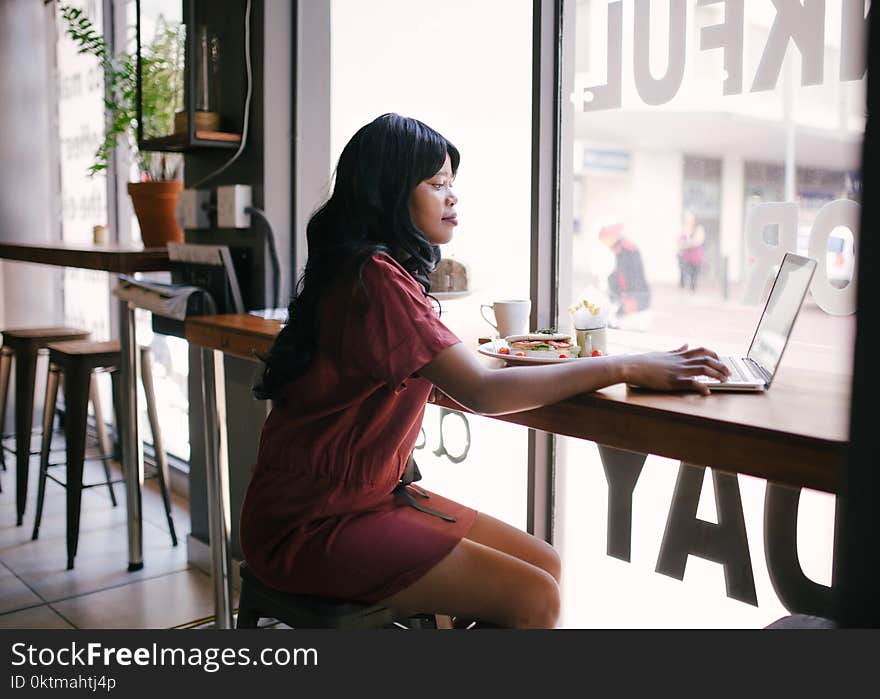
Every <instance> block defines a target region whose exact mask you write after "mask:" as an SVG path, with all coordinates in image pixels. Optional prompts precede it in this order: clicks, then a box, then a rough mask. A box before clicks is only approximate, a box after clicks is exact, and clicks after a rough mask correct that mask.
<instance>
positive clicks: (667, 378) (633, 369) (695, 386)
mask: <svg viewBox="0 0 880 699" xmlns="http://www.w3.org/2000/svg"><path fill="white" fill-rule="evenodd" d="M625 374H626V382H627V383H628V384H633V385H637V386H641V387H643V388H653V389H655V390H660V391H697V392H699V393H702V394H703V395H704V396H708V395H709V393H710V391H709V389H708V387H707V386H705V385H704V384H702V383H700V382H699V381H697V377H698V376H709V377H711V378H714V379H718V380H719V381H725V380H726V379H727V377H728V376H729V375H730V370H729V369H728V368H727V367H726V366H724V364H723V363H722V362H721V361H720V360H719V359H718V355H717V354H716V353H715V352H713V351H712V350H710V349H706V348H705V347H699V348H697V349H688V346H687V345H682V346H681V347H679V348H678V349H675V350H672V351H671V352H648V353H646V354H635V355H632V356H631V357H630V361H629V362H627V365H626V367H625Z"/></svg>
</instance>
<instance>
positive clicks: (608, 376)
mask: <svg viewBox="0 0 880 699" xmlns="http://www.w3.org/2000/svg"><path fill="white" fill-rule="evenodd" d="M419 373H420V374H421V375H422V376H424V377H425V378H427V379H428V380H429V381H431V382H432V383H433V384H434V385H435V386H437V387H438V388H439V389H440V390H441V391H443V392H444V393H446V394H447V395H449V396H450V397H451V398H453V399H454V400H456V401H458V402H459V403H461V404H462V405H463V406H465V407H466V408H469V409H470V410H473V411H474V412H476V413H480V414H482V415H503V414H505V413H515V412H519V411H521V410H530V409H532V408H537V407H540V406H542V405H548V404H550V403H556V402H558V401H560V400H564V399H566V398H570V397H571V396H574V395H577V394H579V393H588V392H590V391H595V390H597V389H600V388H604V387H606V386H611V385H613V384H616V383H621V382H629V383H635V384H638V385H640V386H644V387H646V388H654V389H660V390H678V391H681V390H695V391H698V392H700V393H702V394H704V395H708V394H709V389H708V388H706V386H704V385H703V384H701V383H699V382H698V381H696V380H695V377H697V376H700V375H706V376H711V377H714V378H717V379H722V380H723V379H724V378H726V377H727V373H728V372H727V369H726V368H725V367H724V365H723V364H722V363H721V362H720V361H718V356H717V355H716V354H715V353H714V352H712V351H711V350H707V349H703V348H699V349H692V350H691V349H688V348H687V346H686V345H685V346H684V347H680V348H679V349H677V350H674V351H672V352H650V353H647V354H632V355H617V356H608V357H594V358H591V359H590V360H589V361H576V360H571V361H570V362H561V363H558V364H551V365H542V366H524V367H509V368H505V369H490V368H488V367H486V366H485V365H484V364H483V363H482V362H480V361H479V360H478V359H477V358H476V357H475V356H474V354H473V353H472V352H471V351H470V350H468V349H467V348H466V347H465V346H464V345H462V344H460V343H459V344H457V345H453V346H452V347H448V348H447V349H445V350H443V351H442V352H440V353H439V354H438V355H437V356H436V357H434V359H433V360H432V361H431V362H430V363H428V364H427V365H426V366H424V367H423V368H422V369H421V371H420V372H419Z"/></svg>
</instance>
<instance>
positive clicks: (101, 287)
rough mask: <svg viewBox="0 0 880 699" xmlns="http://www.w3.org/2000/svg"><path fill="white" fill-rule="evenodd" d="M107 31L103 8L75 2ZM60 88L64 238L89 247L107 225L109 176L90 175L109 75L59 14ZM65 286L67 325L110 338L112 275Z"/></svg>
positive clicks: (67, 276) (71, 278)
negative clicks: (98, 228)
mask: <svg viewBox="0 0 880 699" xmlns="http://www.w3.org/2000/svg"><path fill="white" fill-rule="evenodd" d="M74 5H76V6H78V7H80V8H81V9H82V10H83V11H84V12H85V13H86V15H87V16H88V17H89V18H90V19H91V20H92V22H93V24H94V25H95V27H96V29H97V31H99V32H100V31H101V30H102V26H103V21H102V8H103V6H102V4H101V3H100V2H96V1H95V0H91V1H90V2H84V3H82V2H81V3H78V4H77V3H74ZM57 22H58V25H57V30H56V36H57V37H58V39H57V45H56V66H55V68H56V75H57V76H58V77H57V80H56V86H57V90H58V92H57V98H58V102H57V105H58V107H57V108H58V121H57V129H58V142H59V148H60V153H59V156H60V157H59V158H58V163H59V178H60V191H61V239H62V240H63V241H64V242H65V243H70V244H90V243H91V242H92V240H93V237H94V228H95V226H106V225H107V221H108V218H107V177H106V174H105V173H104V172H98V173H96V174H94V175H92V176H88V175H87V172H88V169H89V167H90V166H91V165H92V163H93V162H94V156H95V150H96V149H97V148H98V146H99V145H100V143H101V141H102V140H103V138H104V134H103V130H102V128H101V125H102V124H103V123H104V100H103V97H104V71H103V70H102V68H101V65H100V63H99V62H98V60H97V59H96V58H94V57H93V56H89V55H85V54H80V53H78V47H77V45H76V44H75V43H74V42H73V40H72V39H70V37H68V36H67V34H66V24H65V22H64V20H63V19H62V17H61V14H60V13H58V14H57ZM63 275H64V282H63V289H64V291H63V293H64V320H65V323H67V324H69V325H72V326H76V327H81V328H83V329H86V330H89V331H91V332H92V335H93V337H94V338H95V339H98V340H107V339H109V338H110V294H109V288H108V283H107V275H106V274H105V273H104V272H96V271H92V270H84V269H70V268H65V269H64V272H63Z"/></svg>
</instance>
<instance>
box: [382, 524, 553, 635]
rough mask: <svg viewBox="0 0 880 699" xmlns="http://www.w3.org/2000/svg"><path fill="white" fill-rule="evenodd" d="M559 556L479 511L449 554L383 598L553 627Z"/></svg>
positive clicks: (503, 622)
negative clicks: (424, 572)
mask: <svg viewBox="0 0 880 699" xmlns="http://www.w3.org/2000/svg"><path fill="white" fill-rule="evenodd" d="M536 542H537V543H536ZM496 546H497V547H498V548H495V547H496ZM547 549H549V550H550V552H552V555H550V553H548V551H547ZM558 562H559V559H558V556H556V555H555V552H553V549H552V547H549V546H547V544H545V543H544V542H541V541H539V540H538V539H535V538H534V537H531V536H529V535H528V534H524V533H523V532H520V531H519V530H517V529H515V528H513V527H510V526H509V525H506V524H504V523H503V522H500V521H499V520H496V519H494V518H492V517H488V516H487V515H482V514H478V515H477V520H476V522H475V523H474V526H473V528H472V529H471V531H470V532H469V533H468V537H467V538H465V539H462V540H461V542H459V544H458V545H457V546H456V547H455V548H454V549H453V550H452V551H451V552H450V553H449V555H447V556H446V557H445V558H444V559H443V560H441V561H440V562H439V563H438V564H437V565H436V566H434V567H433V568H432V569H431V570H430V571H428V572H427V573H426V574H425V575H424V576H422V577H421V578H420V579H419V580H417V581H416V582H415V583H413V584H412V585H410V586H409V587H408V588H406V589H405V590H401V591H400V592H398V593H396V594H394V595H392V596H391V597H389V598H387V599H385V600H383V602H382V603H383V604H384V605H385V606H388V607H392V608H394V609H399V610H401V611H403V612H407V613H413V614H415V613H420V612H424V611H431V612H434V613H437V614H446V615H449V616H453V617H459V618H462V617H463V618H467V619H479V620H481V621H486V622H489V623H491V624H497V625H499V626H504V627H508V628H553V627H554V626H555V625H556V621H557V619H558V618H559V585H558V582H557V579H558V577H557V576H558V574H559V565H558ZM547 568H549V569H550V570H547ZM554 573H555V575H554Z"/></svg>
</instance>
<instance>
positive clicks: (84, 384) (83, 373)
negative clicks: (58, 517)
mask: <svg viewBox="0 0 880 699" xmlns="http://www.w3.org/2000/svg"><path fill="white" fill-rule="evenodd" d="M90 381H91V372H90V371H87V370H81V369H79V368H78V367H75V368H70V367H68V369H67V371H65V375H64V405H65V407H66V413H65V418H66V419H65V423H64V437H65V445H66V447H67V569H68V570H72V569H73V559H74V557H75V556H76V549H77V545H78V544H79V522H80V511H81V507H82V490H83V489H82V484H83V482H82V481H83V460H84V457H85V446H86V423H87V421H88V417H89V384H90Z"/></svg>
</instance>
